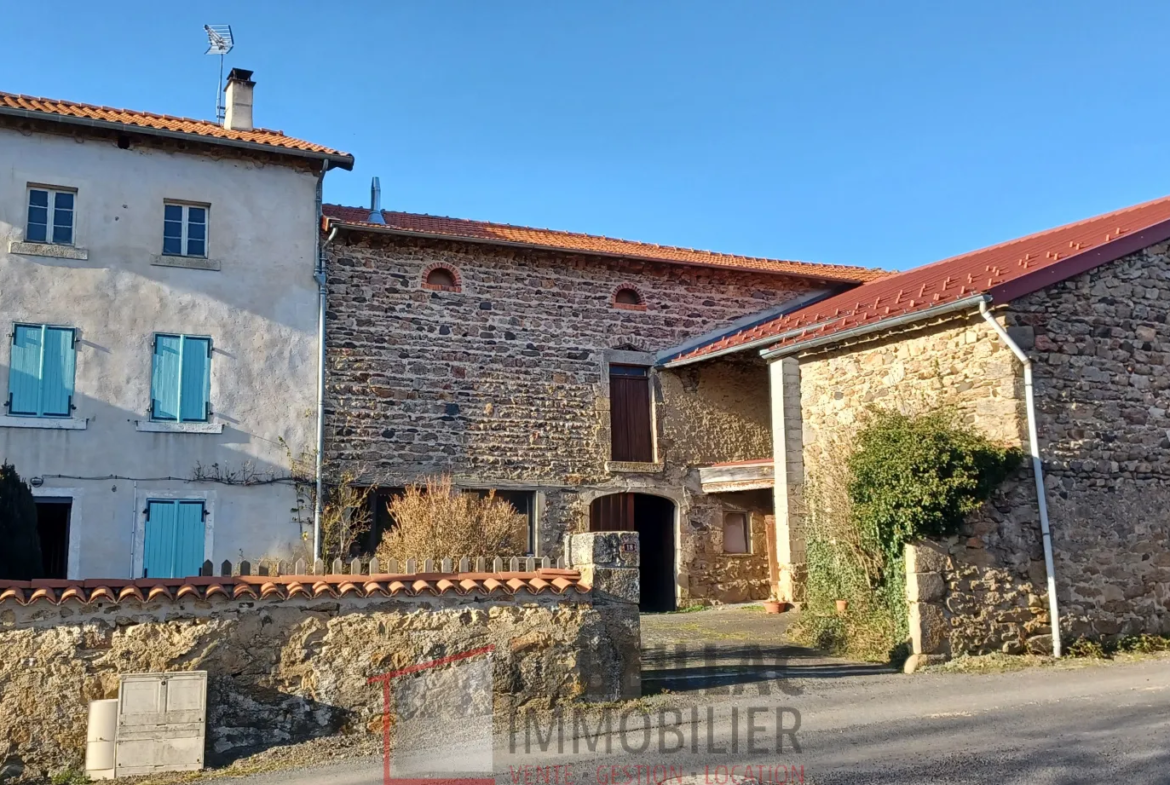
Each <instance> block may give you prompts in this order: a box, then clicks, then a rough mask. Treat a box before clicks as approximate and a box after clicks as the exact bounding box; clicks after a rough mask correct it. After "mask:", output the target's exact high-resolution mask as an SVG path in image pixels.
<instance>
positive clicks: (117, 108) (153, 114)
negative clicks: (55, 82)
mask: <svg viewBox="0 0 1170 785" xmlns="http://www.w3.org/2000/svg"><path fill="white" fill-rule="evenodd" d="M0 96H9V97H11V98H23V99H24V100H26V101H43V102H44V103H47V104H62V105H65V106H74V107H78V108H81V109H98V110H101V111H105V112H126V113H129V114H137V115H143V116H144V117H155V118H158V119H159V120H178V121H180V122H183V123H199V124H201V125H209V126H212V127H213V128H220V129H223V126H222V125H220V124H219V123H217V122H215V121H213V120H204V119H202V118H199V117H183V116H182V115H177V114H160V113H158V112H148V111H146V110H145V109H127V108H125V107H121V106H106V105H105V104H90V103H86V102H85V101H70V100H68V99H65V98H46V97H45V96H42V95H26V94H25V93H9V92H7V91H4V90H0ZM224 130H229V129H224ZM252 131H254V132H257V133H266V134H276V135H279V136H284V132H283V131H273V130H271V129H268V128H252Z"/></svg>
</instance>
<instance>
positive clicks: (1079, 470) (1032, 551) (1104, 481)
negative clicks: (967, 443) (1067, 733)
mask: <svg viewBox="0 0 1170 785" xmlns="http://www.w3.org/2000/svg"><path fill="white" fill-rule="evenodd" d="M1168 319H1170V198H1164V199H1159V200H1156V201H1153V202H1148V203H1145V204H1141V205H1137V206H1135V207H1130V208H1127V209H1123V210H1119V211H1116V212H1112V213H1108V214H1105V215H1100V216H1097V217H1095V218H1090V219H1088V220H1084V221H1079V222H1077V223H1073V224H1069V225H1067V226H1062V227H1059V228H1056V229H1051V230H1048V231H1044V232H1040V233H1038V234H1033V235H1029V236H1027V237H1022V238H1019V239H1016V240H1011V241H1009V242H1005V243H1001V244H999V245H995V246H992V247H990V248H984V249H982V250H979V251H974V252H972V253H967V254H963V255H960V256H957V257H954V258H951V259H946V260H943V261H940V262H936V263H934V264H930V265H926V266H923V267H919V268H915V269H912V270H908V271H906V272H902V273H898V274H895V275H889V276H886V277H881V278H878V279H876V280H872V281H869V282H867V283H865V284H864V285H862V286H859V287H855V288H852V289H850V290H848V291H846V292H843V293H841V294H838V295H835V296H832V297H829V298H827V299H822V300H820V301H818V302H816V303H813V304H809V305H807V306H806V307H803V308H801V309H799V310H796V311H793V312H790V313H786V314H780V315H777V316H774V317H771V318H768V319H765V320H757V321H756V323H753V324H751V325H748V326H745V327H741V328H735V329H731V330H728V331H726V332H725V333H724V334H722V335H720V336H717V337H714V338H712V339H711V340H709V341H708V342H706V343H705V344H703V345H701V346H691V347H689V348H683V349H680V350H679V351H677V352H674V353H672V354H671V355H670V356H668V357H666V358H664V359H663V361H662V363H661V364H662V366H663V369H664V373H668V372H673V373H676V374H679V375H680V376H682V375H684V374H686V373H688V372H689V373H692V374H698V378H703V374H707V373H718V374H719V375H720V376H722V375H723V374H722V372H719V371H716V370H715V369H716V368H718V367H720V366H723V365H725V364H727V363H729V362H732V361H733V360H734V359H735V358H745V360H744V361H745V362H748V360H747V359H746V358H752V360H753V361H754V359H755V358H758V357H762V358H763V359H764V360H765V361H766V362H767V363H768V375H769V378H770V392H771V412H772V423H773V427H772V437H773V445H774V447H773V454H774V455H775V456H776V464H775V475H776V483H775V510H776V529H777V553H778V558H779V562H780V564H779V568H780V588H781V590H782V593H783V595H784V597H785V598H786V599H792V600H799V599H800V596H801V584H802V579H803V566H804V544H805V541H804V535H803V532H802V523H803V515H804V514H805V511H806V507H805V501H806V499H805V494H806V490H807V488H806V486H807V484H808V483H809V482H815V481H816V478H817V476H818V472H819V471H821V470H822V467H824V466H825V465H826V462H827V461H829V460H832V459H833V458H834V456H835V455H836V454H839V452H840V444H841V443H842V440H847V439H848V438H849V435H850V434H851V433H852V432H853V431H854V430H855V429H856V423H857V422H858V419H859V417H861V416H862V415H863V413H864V411H865V409H866V408H867V407H869V406H873V405H877V406H883V407H892V408H900V409H903V410H914V409H916V408H922V407H932V406H936V405H938V404H947V405H950V406H954V407H957V408H958V410H959V411H960V412H961V413H962V414H963V416H964V417H965V418H966V421H967V422H969V423H970V424H971V425H973V426H974V427H976V428H978V429H980V430H982V431H983V432H984V433H986V434H987V435H988V436H990V437H992V438H994V439H997V440H1000V441H1002V442H1007V443H1010V444H1015V445H1018V446H1020V447H1021V448H1023V450H1024V451H1025V453H1028V454H1030V455H1031V456H1033V460H1031V461H1029V462H1027V464H1026V465H1025V466H1024V467H1023V468H1022V469H1021V470H1020V471H1019V472H1018V475H1017V476H1016V477H1014V478H1013V479H1011V480H1009V481H1008V482H1007V483H1006V484H1005V485H1004V486H1002V487H1001V488H1000V489H999V491H998V492H997V494H996V496H995V497H994V498H993V499H992V501H991V502H990V503H989V504H987V505H985V507H984V509H983V510H982V512H980V513H978V514H975V515H973V516H972V517H971V519H970V520H969V521H968V522H967V524H966V529H965V531H964V532H963V536H961V537H954V538H951V539H950V540H949V541H948V542H945V543H942V544H941V545H942V546H943V551H944V553H943V556H944V558H943V559H942V560H941V561H940V562H939V563H938V565H937V571H939V572H941V573H942V576H943V578H944V580H943V581H942V582H941V584H940V585H936V586H934V587H933V588H930V589H924V588H923V586H912V587H911V588H912V591H918V590H919V589H922V591H923V595H922V596H916V597H911V599H912V600H919V601H921V602H922V603H925V604H926V605H929V606H930V607H929V608H924V610H923V614H922V616H921V619H919V621H920V622H921V626H920V629H918V630H917V631H916V634H919V635H920V636H921V637H922V638H923V640H924V641H926V643H925V644H924V645H923V648H922V653H927V654H940V655H946V654H960V653H964V652H986V651H1000V650H1002V651H1005V652H1018V651H1022V650H1024V649H1025V648H1028V649H1031V650H1036V651H1040V650H1045V649H1048V648H1049V647H1050V646H1051V645H1052V644H1053V643H1054V641H1053V639H1052V630H1051V624H1050V621H1051V618H1052V616H1053V612H1054V611H1055V614H1056V616H1057V618H1059V621H1060V623H1059V628H1058V632H1060V633H1063V636H1064V638H1065V639H1066V640H1070V639H1073V638H1076V637H1079V636H1082V635H1087V636H1115V635H1119V634H1130V633H1137V632H1142V631H1144V632H1152V633H1158V632H1161V633H1170V547H1168V544H1170V413H1168V412H1170V392H1168V391H1170V373H1168V364H1170V325H1168V323H1167V322H1168ZM762 384H763V383H762V382H761V385H762ZM745 394H746V393H745ZM1053 588H1055V593H1053V592H1052V589H1053ZM913 621H914V617H913V616H912V622H913ZM913 626H914V625H913V624H912V627H913ZM1055 643H1056V645H1057V646H1058V647H1059V643H1060V641H1059V636H1057V640H1056V641H1055ZM916 653H917V652H916Z"/></svg>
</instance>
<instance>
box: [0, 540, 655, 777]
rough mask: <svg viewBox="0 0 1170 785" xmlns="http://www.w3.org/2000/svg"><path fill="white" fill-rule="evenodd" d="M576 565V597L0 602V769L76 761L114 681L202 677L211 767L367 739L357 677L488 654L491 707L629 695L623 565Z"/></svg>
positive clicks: (631, 575)
mask: <svg viewBox="0 0 1170 785" xmlns="http://www.w3.org/2000/svg"><path fill="white" fill-rule="evenodd" d="M586 536H587V537H591V538H592V537H595V535H586ZM626 536H634V537H635V543H636V535H626ZM596 537H598V539H599V540H604V539H605V538H606V537H609V538H610V539H613V538H615V535H597V536H596ZM615 541H616V540H615ZM605 545H606V543H605V542H601V543H600V544H599V545H598V546H597V547H598V549H599V552H600V551H601V550H604V547H603V546H605ZM634 547H635V550H634V551H633V553H632V554H631V558H632V559H633V564H634V566H636V564H637V555H638V554H637V551H636V544H635V546H634ZM609 550H611V551H612V550H616V548H615V547H610V548H609ZM602 555H604V554H602ZM581 569H582V571H583V574H584V572H585V571H589V579H590V581H591V582H592V583H593V584H594V588H593V590H592V591H590V592H588V593H583V594H582V593H578V592H577V591H575V590H572V589H570V590H569V591H568V592H566V593H565V594H555V593H552V592H550V591H547V590H546V591H544V592H541V593H539V594H533V593H530V592H528V591H526V590H520V591H518V592H517V593H516V594H515V595H510V594H509V593H508V592H506V591H499V590H497V591H494V592H493V593H492V594H491V595H490V596H480V595H478V594H475V593H473V594H472V595H469V596H461V595H457V594H456V593H455V592H448V593H445V594H443V595H440V596H431V595H427V594H424V595H422V596H397V595H396V596H392V597H385V596H369V597H363V596H362V592H361V591H360V590H359V591H356V592H352V593H348V594H344V595H342V596H340V597H328V596H326V597H322V598H319V599H310V598H308V597H303V598H300V597H299V598H289V599H259V600H250V601H239V600H235V599H228V598H226V597H223V598H220V597H215V598H212V599H206V598H203V599H200V596H199V595H198V594H195V595H193V596H191V597H187V598H185V599H178V600H171V599H166V598H163V597H159V598H157V599H155V600H151V601H146V602H141V601H137V600H127V601H123V602H120V603H113V602H105V601H96V602H92V603H90V604H88V605H84V604H82V603H80V602H75V601H66V602H64V603H62V604H61V605H60V606H58V605H56V604H54V603H52V602H48V601H45V600H40V601H33V602H32V603H31V604H29V605H27V606H20V605H18V604H16V603H14V602H11V601H8V602H3V603H0V651H3V652H4V656H3V657H0V764H2V763H4V762H6V761H13V760H19V761H20V762H21V763H22V764H23V766H24V767H25V774H26V776H28V777H36V776H44V775H45V774H46V773H47V772H53V771H56V770H59V769H61V768H64V767H66V766H67V765H78V764H80V761H81V759H82V758H83V757H84V752H85V735H86V711H87V705H88V702H89V701H91V700H97V699H103V698H111V697H116V696H117V692H118V676H119V675H120V674H127V673H147V672H171V671H189V670H202V671H207V672H208V679H209V686H208V690H209V694H208V747H207V752H208V762H209V763H210V764H216V763H217V762H218V763H222V762H225V761H228V760H231V759H232V758H233V757H234V756H235V755H236V754H239V753H243V752H248V751H253V750H256V749H262V748H266V747H270V746H274V745H277V744H288V743H293V742H297V741H304V740H306V739H310V738H315V737H319V736H325V735H330V734H333V733H373V734H377V735H380V734H381V732H382V711H383V705H382V690H381V687H380V686H379V685H377V684H373V685H371V684H369V683H368V680H369V679H370V678H371V677H375V676H379V675H381V674H384V673H386V672H389V671H393V670H395V669H399V668H403V667H406V666H410V665H415V664H418V663H422V662H426V661H428V660H433V659H435V658H439V657H443V656H447V655H451V654H457V653H460V652H466V651H471V650H474V649H477V648H480V647H483V646H488V645H494V646H495V650H494V652H493V653H492V655H491V656H492V668H493V692H494V695H495V700H496V704H497V710H506V709H507V707H508V706H512V707H518V706H537V707H539V706H549V705H553V704H559V703H563V702H566V701H577V700H591V701H613V700H620V699H625V698H630V697H637V695H639V694H640V686H639V678H640V667H639V656H640V655H639V653H638V652H639V625H638V613H637V606H636V604H631V603H636V600H637V591H638V574H637V570H636V569H626V568H625V565H623V564H620V563H613V564H610V563H606V562H600V561H599V562H597V563H596V564H588V563H586V564H583V565H582V567H581ZM432 577H433V576H432ZM527 577H534V576H527ZM278 580H279V579H278ZM502 580H508V578H507V577H506V576H505V577H504V578H502ZM230 588H231V587H229V590H230ZM257 588H259V587H257ZM631 591H632V599H631V597H630V596H629V592H631ZM500 701H504V704H501V703H500ZM505 704H506V705H505Z"/></svg>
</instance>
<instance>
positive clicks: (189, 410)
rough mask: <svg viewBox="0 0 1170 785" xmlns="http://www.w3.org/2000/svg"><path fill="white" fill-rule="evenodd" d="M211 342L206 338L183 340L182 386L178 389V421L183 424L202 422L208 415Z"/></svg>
mask: <svg viewBox="0 0 1170 785" xmlns="http://www.w3.org/2000/svg"><path fill="white" fill-rule="evenodd" d="M210 354H211V341H210V340H209V339H207V338H184V339H183V358H182V368H183V373H182V384H181V387H180V397H179V400H180V401H181V403H180V410H181V411H180V412H179V414H180V419H181V420H182V421H183V422H204V421H206V420H207V414H208V411H207V409H208V407H207V401H208V395H209V393H210V390H211V373H210V371H211V357H210Z"/></svg>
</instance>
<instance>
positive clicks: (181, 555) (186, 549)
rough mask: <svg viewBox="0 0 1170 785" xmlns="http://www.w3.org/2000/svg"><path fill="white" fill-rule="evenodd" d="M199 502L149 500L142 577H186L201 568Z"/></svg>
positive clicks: (202, 534)
mask: <svg viewBox="0 0 1170 785" xmlns="http://www.w3.org/2000/svg"><path fill="white" fill-rule="evenodd" d="M203 518H204V506H203V502H202V501H187V500H177V501H170V500H166V501H148V502H147V503H146V534H145V537H144V538H143V547H142V577H144V578H189V577H192V576H195V575H198V574H199V570H200V569H201V568H202V567H203V561H204V552H203V536H204V523H203Z"/></svg>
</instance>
